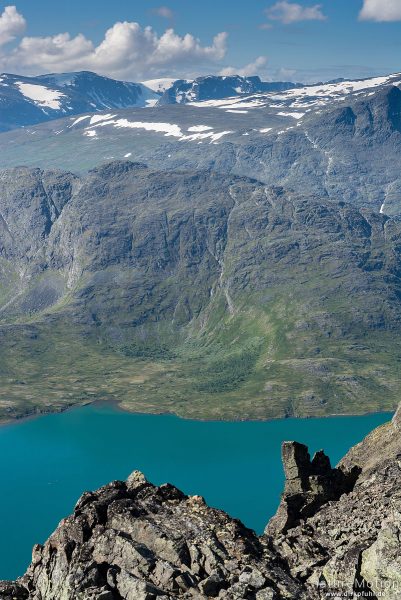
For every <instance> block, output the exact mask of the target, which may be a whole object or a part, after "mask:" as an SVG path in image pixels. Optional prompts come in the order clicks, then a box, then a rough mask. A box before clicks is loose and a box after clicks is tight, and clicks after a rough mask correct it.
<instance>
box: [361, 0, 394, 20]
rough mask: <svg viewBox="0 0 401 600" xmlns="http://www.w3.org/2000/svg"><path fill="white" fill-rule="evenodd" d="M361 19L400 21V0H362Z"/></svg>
mask: <svg viewBox="0 0 401 600" xmlns="http://www.w3.org/2000/svg"><path fill="white" fill-rule="evenodd" d="M359 18H360V20H361V21H401V1H400V0H364V1H363V6H362V9H361V12H360V13H359Z"/></svg>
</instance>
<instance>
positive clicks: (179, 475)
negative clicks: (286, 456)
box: [0, 405, 390, 579]
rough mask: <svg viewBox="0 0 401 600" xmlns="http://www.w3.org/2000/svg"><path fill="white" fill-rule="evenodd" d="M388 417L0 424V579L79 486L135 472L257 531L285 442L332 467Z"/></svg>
mask: <svg viewBox="0 0 401 600" xmlns="http://www.w3.org/2000/svg"><path fill="white" fill-rule="evenodd" d="M389 418H390V415H389V414H375V415H367V416H362V417H332V418H328V419H306V420H303V419H299V420H297V419H286V420H282V421H270V422H199V421H186V420H182V419H178V418H176V417H173V416H164V415H161V416H153V415H136V414H129V413H123V412H121V411H119V410H117V409H115V408H113V407H111V406H96V405H93V406H86V407H84V408H80V409H76V410H72V411H68V412H65V413H62V414H57V415H48V416H44V417H40V418H37V419H33V420H27V421H24V422H21V423H18V424H12V425H5V426H3V427H0V456H1V473H0V515H1V516H0V579H14V578H15V577H17V576H19V575H22V573H23V572H24V571H25V569H26V567H27V565H28V563H29V562H30V558H31V549H32V546H33V544H34V543H43V542H44V541H45V540H46V538H47V537H48V536H49V534H50V533H51V532H52V531H53V530H54V529H55V528H56V526H57V524H58V522H59V521H60V520H61V519H62V518H63V517H64V516H67V515H68V514H70V513H71V512H72V509H73V506H74V504H75V502H76V500H77V499H78V497H79V496H80V495H81V493H82V492H83V491H85V490H90V489H96V488H97V487H99V486H101V485H103V484H105V483H108V482H109V481H111V480H113V479H125V478H126V477H127V476H128V475H129V473H130V472H131V471H133V470H134V469H139V470H141V471H143V472H144V473H145V475H146V476H147V478H148V479H149V480H150V481H152V482H153V483H156V484H161V483H164V482H167V481H168V482H170V483H173V484H174V485H176V486H177V487H179V488H181V489H182V490H183V491H184V492H186V493H187V494H200V495H202V496H204V497H205V498H206V500H207V502H208V503H209V504H211V505H212V506H216V507H218V508H221V509H224V510H226V511H227V512H229V513H230V514H231V515H232V516H235V517H238V518H240V519H241V520H242V521H243V522H244V523H245V524H246V525H247V526H248V527H251V528H253V529H255V530H256V531H257V532H262V531H263V528H264V526H265V524H266V522H267V521H268V519H269V517H270V516H271V515H272V514H273V513H274V512H275V510H276V508H277V504H278V502H279V497H280V493H281V491H282V487H283V472H282V466H281V460H280V445H281V442H282V441H283V440H298V441H300V442H303V443H305V444H308V445H309V447H310V450H311V452H314V451H316V450H318V449H320V448H324V449H325V450H326V452H327V453H328V454H329V456H330V458H331V459H332V463H333V464H334V463H336V462H337V461H338V460H339V459H340V458H341V457H342V456H343V455H344V454H345V453H346V451H347V450H348V449H349V448H350V447H351V446H352V445H354V444H355V443H357V442H359V441H360V440H361V439H362V438H363V437H364V436H365V435H366V434H367V433H368V432H369V431H371V430H372V429H374V428H375V427H377V426H378V425H380V424H382V423H384V422H385V421H387V420H388V419H389Z"/></svg>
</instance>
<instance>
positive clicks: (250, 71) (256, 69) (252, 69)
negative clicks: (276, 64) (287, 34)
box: [219, 56, 267, 77]
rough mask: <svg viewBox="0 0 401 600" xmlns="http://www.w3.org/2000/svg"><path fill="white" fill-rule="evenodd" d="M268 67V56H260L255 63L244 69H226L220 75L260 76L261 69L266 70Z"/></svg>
mask: <svg viewBox="0 0 401 600" xmlns="http://www.w3.org/2000/svg"><path fill="white" fill-rule="evenodd" d="M266 65H267V57H266V56H258V58H256V59H255V60H254V61H253V62H251V63H249V64H248V65H245V66H244V67H240V68H238V67H225V68H224V69H222V70H221V71H220V73H219V75H228V76H230V75H242V76H244V77H246V76H247V75H260V71H261V69H264V68H265V67H266Z"/></svg>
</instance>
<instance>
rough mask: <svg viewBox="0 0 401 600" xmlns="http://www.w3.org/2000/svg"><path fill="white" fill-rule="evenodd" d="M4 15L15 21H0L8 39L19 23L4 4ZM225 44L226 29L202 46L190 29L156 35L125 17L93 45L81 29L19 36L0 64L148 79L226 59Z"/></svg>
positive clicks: (25, 69)
mask: <svg viewBox="0 0 401 600" xmlns="http://www.w3.org/2000/svg"><path fill="white" fill-rule="evenodd" d="M10 8H11V9H12V10H11V11H10ZM5 14H6V17H5V19H6V21H7V22H8V23H9V22H10V21H12V22H14V25H13V26H12V25H10V24H9V25H8V26H7V27H5V26H4V25H3V28H2V25H0V36H3V37H2V39H4V40H6V41H10V40H11V39H13V38H15V36H16V35H18V33H21V32H22V30H21V24H20V25H19V26H16V22H17V21H16V19H15V15H16V14H18V13H16V11H14V7H8V8H6V10H5ZM10 16H11V17H14V19H13V18H11V19H10ZM19 18H21V15H19ZM22 18H23V17H22ZM1 19H3V17H1ZM1 19H0V23H3V22H2V21H1ZM0 39H1V38H0ZM3 43H4V42H3ZM226 45H227V33H225V32H221V33H218V34H217V35H216V36H215V37H214V38H213V41H212V43H211V44H210V45H202V44H201V42H200V41H199V40H198V39H197V38H196V37H194V36H193V35H192V34H190V33H187V34H185V35H183V36H180V35H178V34H177V33H175V31H174V30H173V29H171V28H169V29H167V30H166V31H165V32H164V33H163V34H161V35H159V34H158V33H156V31H155V30H154V29H152V27H141V26H140V25H139V23H135V22H127V21H124V22H118V23H115V24H114V25H113V26H112V27H111V28H110V29H108V30H107V31H106V33H105V35H104V39H103V40H102V41H101V43H100V44H99V45H97V46H96V45H95V44H94V43H93V42H92V41H91V40H90V39H88V38H86V37H85V36H84V35H83V34H79V35H77V36H75V37H72V36H71V35H70V34H69V33H59V34H57V35H54V36H47V37H28V36H26V37H23V38H22V39H21V40H20V42H19V44H18V45H17V46H16V47H14V48H12V49H11V50H9V51H4V52H3V53H0V68H1V69H2V70H14V71H17V72H20V73H40V72H50V71H58V72H59V71H75V70H93V71H96V72H97V73H101V74H103V75H109V76H112V77H125V78H130V79H141V78H144V77H146V78H151V77H152V76H154V77H157V76H163V75H175V74H181V73H182V71H185V70H188V69H196V68H207V67H208V65H209V68H210V65H212V64H213V63H216V62H219V61H221V60H222V59H223V58H224V56H225V54H226Z"/></svg>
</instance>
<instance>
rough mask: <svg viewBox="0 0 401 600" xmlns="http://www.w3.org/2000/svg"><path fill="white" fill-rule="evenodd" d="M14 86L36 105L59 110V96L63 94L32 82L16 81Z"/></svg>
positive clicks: (63, 95) (63, 96) (62, 96)
mask: <svg viewBox="0 0 401 600" xmlns="http://www.w3.org/2000/svg"><path fill="white" fill-rule="evenodd" d="M16 86H17V87H18V89H19V91H20V92H21V94H22V95H23V96H25V98H29V99H30V100H33V101H34V103H35V104H37V105H38V106H43V107H46V108H52V109H53V110H59V109H60V107H61V102H60V100H61V98H65V94H63V93H62V92H58V91H56V90H52V89H50V88H47V87H45V86H44V85H36V84H33V83H23V82H22V81H17V82H16Z"/></svg>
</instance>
